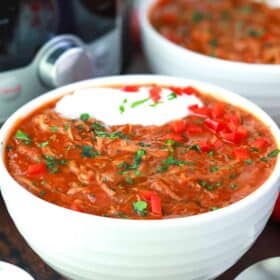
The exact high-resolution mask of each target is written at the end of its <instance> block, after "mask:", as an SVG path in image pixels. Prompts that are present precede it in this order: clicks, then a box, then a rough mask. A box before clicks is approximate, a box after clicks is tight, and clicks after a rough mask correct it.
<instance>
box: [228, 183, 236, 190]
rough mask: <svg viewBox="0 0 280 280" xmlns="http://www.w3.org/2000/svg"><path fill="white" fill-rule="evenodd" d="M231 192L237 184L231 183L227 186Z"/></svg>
mask: <svg viewBox="0 0 280 280" xmlns="http://www.w3.org/2000/svg"><path fill="white" fill-rule="evenodd" d="M229 187H230V188H231V189H232V190H235V189H236V188H237V184H236V183H232V184H230V186H229Z"/></svg>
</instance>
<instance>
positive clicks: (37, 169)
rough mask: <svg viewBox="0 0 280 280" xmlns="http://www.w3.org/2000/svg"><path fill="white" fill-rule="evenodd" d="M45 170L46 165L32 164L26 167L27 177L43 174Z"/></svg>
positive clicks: (42, 163)
mask: <svg viewBox="0 0 280 280" xmlns="http://www.w3.org/2000/svg"><path fill="white" fill-rule="evenodd" d="M46 170H47V167H46V164H45V163H44V162H41V163H34V164H31V165H29V166H28V168H27V175H29V176H33V175H41V174H43V173H45V172H46Z"/></svg>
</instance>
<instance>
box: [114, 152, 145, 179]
mask: <svg viewBox="0 0 280 280" xmlns="http://www.w3.org/2000/svg"><path fill="white" fill-rule="evenodd" d="M145 154H146V152H145V150H142V149H140V150H138V151H137V152H136V153H135V155H134V161H133V163H132V164H131V165H129V164H128V163H127V162H126V161H123V162H121V163H120V164H119V165H118V168H120V169H122V171H121V172H120V173H121V174H125V173H126V172H127V171H128V170H135V174H136V171H138V168H139V166H140V164H141V162H142V158H143V156H144V155H145Z"/></svg>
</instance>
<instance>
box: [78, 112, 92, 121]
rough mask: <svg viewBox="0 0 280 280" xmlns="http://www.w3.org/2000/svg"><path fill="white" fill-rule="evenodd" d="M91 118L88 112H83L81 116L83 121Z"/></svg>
mask: <svg viewBox="0 0 280 280" xmlns="http://www.w3.org/2000/svg"><path fill="white" fill-rule="evenodd" d="M89 118H90V115H89V114H88V113H83V114H81V116H80V119H81V120H82V121H84V122H86V121H88V120H89Z"/></svg>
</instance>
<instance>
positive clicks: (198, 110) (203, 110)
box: [188, 104, 210, 117]
mask: <svg viewBox="0 0 280 280" xmlns="http://www.w3.org/2000/svg"><path fill="white" fill-rule="evenodd" d="M188 109H189V110H190V111H191V112H193V113H195V114H197V115H201V116H203V117H208V116H209V115H210V110H209V108H208V107H205V106H203V107H198V105H197V104H194V105H190V106H189V107H188Z"/></svg>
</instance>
